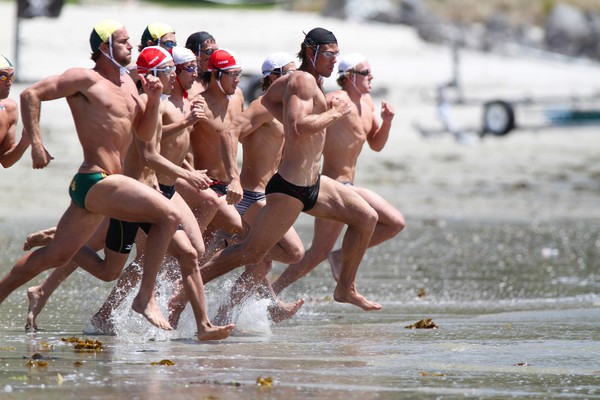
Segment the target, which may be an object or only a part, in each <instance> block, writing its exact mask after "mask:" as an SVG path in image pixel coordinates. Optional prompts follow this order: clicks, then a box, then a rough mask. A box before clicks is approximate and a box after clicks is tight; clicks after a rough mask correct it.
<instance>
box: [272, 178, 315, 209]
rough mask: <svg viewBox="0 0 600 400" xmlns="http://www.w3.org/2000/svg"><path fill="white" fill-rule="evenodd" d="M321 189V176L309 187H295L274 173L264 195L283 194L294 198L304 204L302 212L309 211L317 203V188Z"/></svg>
mask: <svg viewBox="0 0 600 400" xmlns="http://www.w3.org/2000/svg"><path fill="white" fill-rule="evenodd" d="M320 187H321V175H319V177H318V178H317V182H315V184H314V185H311V186H296V185H294V184H293V183H289V182H288V181H286V180H285V179H283V178H282V177H281V175H279V173H276V174H275V175H273V176H272V177H271V179H270V180H269V183H267V187H266V189H265V193H266V194H271V193H283V194H287V195H288V196H291V197H295V198H296V199H298V200H300V201H301V202H302V204H304V208H303V209H302V211H309V210H310V209H312V208H313V207H314V206H315V204H316V203H317V198H318V197H319V188H320Z"/></svg>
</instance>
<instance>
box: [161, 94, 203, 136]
mask: <svg viewBox="0 0 600 400" xmlns="http://www.w3.org/2000/svg"><path fill="white" fill-rule="evenodd" d="M204 104H205V102H204V98H203V97H202V96H199V95H198V96H196V97H195V98H194V99H192V102H191V105H190V112H189V113H188V114H187V115H186V116H185V117H184V118H182V119H180V120H178V121H174V122H172V123H170V124H163V128H162V135H163V139H167V138H169V136H172V135H174V134H177V133H179V132H181V130H182V129H185V128H188V127H190V126H193V125H194V124H195V123H196V122H198V121H200V120H201V119H206V113H205V112H204Z"/></svg>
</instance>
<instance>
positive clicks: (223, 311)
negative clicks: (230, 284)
mask: <svg viewBox="0 0 600 400" xmlns="http://www.w3.org/2000/svg"><path fill="white" fill-rule="evenodd" d="M232 311H233V310H232V307H231V304H229V302H227V304H222V305H221V306H220V307H219V311H217V315H215V317H214V318H213V319H212V320H213V322H214V323H215V324H218V325H225V324H228V323H229V322H231V320H232V317H233V313H232Z"/></svg>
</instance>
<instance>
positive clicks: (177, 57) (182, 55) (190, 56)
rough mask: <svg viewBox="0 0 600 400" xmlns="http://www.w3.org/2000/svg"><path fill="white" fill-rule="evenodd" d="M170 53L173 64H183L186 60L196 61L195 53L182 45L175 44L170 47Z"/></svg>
mask: <svg viewBox="0 0 600 400" xmlns="http://www.w3.org/2000/svg"><path fill="white" fill-rule="evenodd" d="M171 55H172V56H173V62H174V63H175V65H179V64H185V63H186V62H190V61H196V55H194V53H193V52H192V51H191V50H190V49H188V48H185V47H183V46H175V47H173V48H172V49H171Z"/></svg>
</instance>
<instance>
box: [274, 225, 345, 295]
mask: <svg viewBox="0 0 600 400" xmlns="http://www.w3.org/2000/svg"><path fill="white" fill-rule="evenodd" d="M343 227H344V224H342V223H340V222H337V221H332V220H325V219H321V218H315V222H314V233H313V240H312V244H311V246H310V249H308V250H306V252H305V253H304V257H302V259H301V260H300V261H299V262H297V263H295V264H291V265H288V267H287V268H286V269H285V270H283V272H282V273H281V275H280V276H279V277H278V278H277V280H275V282H273V290H274V291H275V293H277V294H279V293H281V291H282V290H283V289H285V288H286V287H288V286H289V285H291V284H292V283H294V282H296V281H297V280H298V279H300V278H302V277H303V276H304V275H306V274H308V273H309V272H310V271H312V270H313V269H314V268H315V267H316V266H317V265H319V264H320V263H321V262H323V260H325V258H327V254H328V253H329V252H330V251H331V249H333V246H334V245H335V242H336V241H337V238H338V236H339V235H340V232H341V231H342V229H343Z"/></svg>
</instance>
